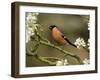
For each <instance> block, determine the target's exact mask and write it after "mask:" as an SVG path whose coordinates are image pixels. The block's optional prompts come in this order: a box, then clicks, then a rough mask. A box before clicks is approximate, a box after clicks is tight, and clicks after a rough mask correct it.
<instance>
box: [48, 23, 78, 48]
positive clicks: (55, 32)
mask: <svg viewBox="0 0 100 80" xmlns="http://www.w3.org/2000/svg"><path fill="white" fill-rule="evenodd" d="M49 28H50V30H51V35H52V37H53V39H54V40H55V41H56V42H57V43H59V44H62V45H63V44H70V45H72V46H73V47H76V45H74V44H73V43H71V42H70V41H69V40H68V39H67V38H66V37H65V36H64V35H63V34H62V33H61V31H60V30H59V29H58V28H57V26H56V25H51V26H49Z"/></svg>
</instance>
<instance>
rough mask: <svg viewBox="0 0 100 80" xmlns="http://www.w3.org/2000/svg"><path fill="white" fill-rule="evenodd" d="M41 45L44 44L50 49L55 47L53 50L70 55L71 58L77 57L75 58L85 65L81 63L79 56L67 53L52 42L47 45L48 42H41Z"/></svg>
mask: <svg viewBox="0 0 100 80" xmlns="http://www.w3.org/2000/svg"><path fill="white" fill-rule="evenodd" d="M40 44H43V45H46V46H49V47H53V48H55V49H57V50H59V51H61V52H63V53H64V54H66V55H69V56H71V57H75V58H76V59H77V60H78V61H79V63H80V64H83V62H82V61H81V59H80V57H78V56H77V55H74V54H72V53H71V52H68V51H66V50H63V49H61V48H60V47H58V46H55V45H53V44H51V43H50V42H48V43H47V42H45V41H42V40H40Z"/></svg>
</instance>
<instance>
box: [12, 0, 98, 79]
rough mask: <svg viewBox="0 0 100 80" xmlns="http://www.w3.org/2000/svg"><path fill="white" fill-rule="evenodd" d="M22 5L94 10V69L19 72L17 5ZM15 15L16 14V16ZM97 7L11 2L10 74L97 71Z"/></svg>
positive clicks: (42, 74) (31, 75)
mask: <svg viewBox="0 0 100 80" xmlns="http://www.w3.org/2000/svg"><path fill="white" fill-rule="evenodd" d="M21 5H24V6H33V5H34V6H40V7H41V6H45V7H58V8H75V9H76V8H78V9H93V10H95V70H89V71H88V70H87V71H73V72H54V73H41V74H20V73H19V72H20V65H19V62H20V59H19V54H20V53H19V50H20V47H19V44H20V41H19V35H20V28H19V27H20V26H19V24H20V22H19V17H20V14H19V7H20V6H21ZM16 15H17V16H16ZM97 29H98V28H97V7H94V6H80V5H60V4H43V3H28V2H14V3H12V4H11V76H12V77H15V78H22V77H39V76H55V75H56V76H57V75H72V74H86V73H87V74H88V73H97V71H98V69H97V68H98V67H97V66H98V65H97V64H98V63H97V53H98V52H97V50H98V47H97V44H98V43H97V36H98V34H97Z"/></svg>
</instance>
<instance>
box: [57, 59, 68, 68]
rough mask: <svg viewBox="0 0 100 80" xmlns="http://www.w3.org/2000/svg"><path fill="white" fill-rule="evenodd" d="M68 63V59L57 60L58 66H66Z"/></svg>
mask: <svg viewBox="0 0 100 80" xmlns="http://www.w3.org/2000/svg"><path fill="white" fill-rule="evenodd" d="M68 64H69V63H68V61H67V59H64V60H59V61H57V62H56V66H66V65H68Z"/></svg>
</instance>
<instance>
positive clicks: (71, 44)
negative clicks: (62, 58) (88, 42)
mask: <svg viewBox="0 0 100 80" xmlns="http://www.w3.org/2000/svg"><path fill="white" fill-rule="evenodd" d="M65 40H66V41H67V42H68V43H69V44H70V45H72V46H73V47H75V48H77V46H76V45H75V44H73V43H71V42H70V41H69V40H68V39H67V38H65Z"/></svg>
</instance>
